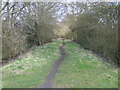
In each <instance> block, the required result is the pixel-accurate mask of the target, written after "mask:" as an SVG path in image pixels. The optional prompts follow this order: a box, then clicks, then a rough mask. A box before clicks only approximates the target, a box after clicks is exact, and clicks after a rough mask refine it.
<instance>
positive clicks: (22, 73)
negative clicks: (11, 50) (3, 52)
mask: <svg viewBox="0 0 120 90" xmlns="http://www.w3.org/2000/svg"><path fill="white" fill-rule="evenodd" d="M65 42H66V45H65V47H64V48H65V52H66V53H67V56H66V57H65V60H64V61H63V62H62V63H61V65H60V67H59V70H58V72H57V74H56V76H55V79H54V80H53V86H54V87H56V88H64V87H65V88H117V87H118V69H117V68H115V67H112V66H111V65H110V64H108V63H106V62H104V61H103V60H102V59H101V58H100V57H98V56H96V55H94V54H93V53H92V52H91V51H88V50H85V49H83V47H81V46H80V45H78V44H76V43H74V42H71V41H69V40H65ZM59 46H61V40H56V41H55V42H52V43H48V44H45V45H43V46H39V47H33V48H32V49H31V50H30V51H29V52H28V53H27V54H26V55H24V56H22V57H21V58H18V59H16V61H15V62H13V63H10V64H8V65H5V66H4V67H2V68H1V69H2V81H3V82H2V84H3V86H2V87H4V88H35V87H37V86H40V85H42V84H43V83H44V82H45V80H46V76H47V75H48V72H49V71H50V70H51V67H52V65H53V64H54V63H55V61H56V60H57V59H58V58H59V57H60V54H59V49H58V47H59Z"/></svg>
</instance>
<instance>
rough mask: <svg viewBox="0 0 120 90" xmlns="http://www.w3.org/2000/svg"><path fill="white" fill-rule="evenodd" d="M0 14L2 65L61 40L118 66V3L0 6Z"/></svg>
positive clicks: (44, 3)
mask: <svg viewBox="0 0 120 90" xmlns="http://www.w3.org/2000/svg"><path fill="white" fill-rule="evenodd" d="M1 12H2V59H3V62H4V61H5V60H7V59H8V58H11V57H15V56H16V55H18V54H20V53H23V52H26V51H27V50H29V48H31V47H33V46H36V45H38V46H39V45H42V44H45V43H48V42H51V41H53V39H57V38H60V37H62V38H65V39H71V40H73V41H75V42H77V43H79V44H81V45H83V46H84V48H88V49H90V50H93V51H95V52H97V53H98V54H101V55H103V56H105V57H107V58H108V59H109V60H111V61H113V62H115V63H116V64H117V65H120V62H119V53H118V51H119V50H118V49H119V48H118V47H119V46H120V45H119V43H118V40H119V39H118V16H119V15H118V12H119V10H118V2H94V3H90V2H89V3H88V2H71V3H62V2H61V3H60V2H56V3H55V2H36V3H35V2H11V3H9V2H2V9H1ZM64 32H65V33H64Z"/></svg>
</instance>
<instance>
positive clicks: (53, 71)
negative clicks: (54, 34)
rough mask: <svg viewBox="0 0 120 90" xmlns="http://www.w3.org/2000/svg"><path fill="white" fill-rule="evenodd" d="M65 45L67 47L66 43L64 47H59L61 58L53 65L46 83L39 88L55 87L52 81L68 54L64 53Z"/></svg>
mask: <svg viewBox="0 0 120 90" xmlns="http://www.w3.org/2000/svg"><path fill="white" fill-rule="evenodd" d="M64 45H65V43H63V45H62V46H60V47H59V49H60V54H61V57H60V58H59V59H58V60H57V61H56V62H55V64H53V66H52V69H51V71H50V72H49V74H48V76H47V77H46V82H45V83H44V84H43V85H42V86H39V87H37V88H52V87H53V86H52V81H53V79H54V77H55V74H56V72H57V70H58V68H59V66H60V64H61V62H62V61H63V60H64V58H65V56H66V53H65V51H64Z"/></svg>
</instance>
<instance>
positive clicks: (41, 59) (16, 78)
mask: <svg viewBox="0 0 120 90" xmlns="http://www.w3.org/2000/svg"><path fill="white" fill-rule="evenodd" d="M60 45H61V41H60V40H56V41H55V42H53V43H48V44H45V45H43V46H39V47H33V48H32V49H31V50H30V51H29V52H28V53H27V54H26V55H24V56H23V57H21V58H18V59H17V60H16V61H15V62H14V63H11V64H8V65H6V66H4V67H3V68H2V73H3V74H2V77H3V79H2V80H3V82H2V83H3V87H4V88H33V87H37V86H40V85H42V84H43V83H44V82H45V80H46V79H45V78H46V76H47V75H48V72H49V71H50V69H51V67H52V64H53V63H54V62H55V61H56V60H57V59H58V58H59V57H60V55H59V49H58V47H59V46H60Z"/></svg>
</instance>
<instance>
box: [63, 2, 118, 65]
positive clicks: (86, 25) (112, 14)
mask: <svg viewBox="0 0 120 90" xmlns="http://www.w3.org/2000/svg"><path fill="white" fill-rule="evenodd" d="M69 7H70V8H72V11H73V12H71V13H69V14H68V15H67V16H66V18H65V20H64V22H63V23H64V24H66V25H67V26H68V27H69V29H70V30H69V32H68V33H67V34H66V36H65V38H69V39H71V40H73V41H75V42H77V43H79V44H81V45H83V46H84V48H87V49H91V50H93V51H95V52H97V53H98V54H101V55H102V56H104V57H106V58H108V59H109V60H111V61H113V62H114V63H116V64H118V65H119V66H120V61H119V53H118V47H119V46H120V45H118V3H117V2H111V3H107V2H96V3H73V4H72V5H70V6H69Z"/></svg>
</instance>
